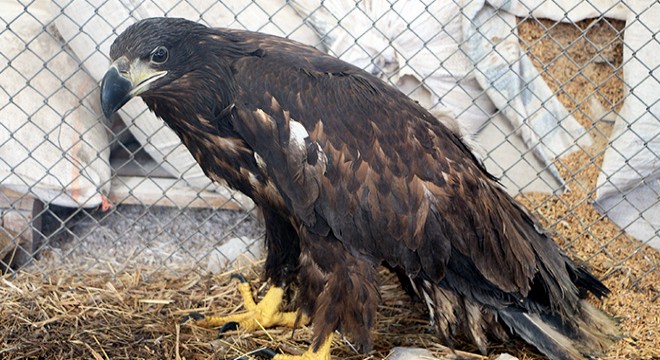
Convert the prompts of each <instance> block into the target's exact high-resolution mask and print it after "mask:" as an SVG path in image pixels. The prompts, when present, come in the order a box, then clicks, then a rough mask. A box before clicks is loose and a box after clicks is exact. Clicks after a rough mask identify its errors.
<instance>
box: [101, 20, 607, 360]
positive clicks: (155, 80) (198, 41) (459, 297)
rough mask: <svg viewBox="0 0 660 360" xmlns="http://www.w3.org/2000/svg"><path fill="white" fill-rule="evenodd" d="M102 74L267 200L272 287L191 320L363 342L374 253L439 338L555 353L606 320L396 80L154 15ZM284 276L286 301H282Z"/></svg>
mask: <svg viewBox="0 0 660 360" xmlns="http://www.w3.org/2000/svg"><path fill="white" fill-rule="evenodd" d="M110 56H111V58H112V60H113V61H114V62H113V64H112V66H111V67H110V69H109V70H108V72H107V73H106V75H105V77H104V79H103V82H102V94H101V102H102V107H103V111H104V113H105V115H106V116H111V115H112V114H113V113H114V112H115V111H116V110H117V109H119V108H120V107H121V106H122V105H123V104H125V103H126V101H128V100H129V99H130V98H132V97H134V96H140V97H142V99H143V100H144V101H145V102H146V104H147V105H148V106H149V108H150V109H151V111H153V112H154V113H155V114H156V115H157V116H158V117H160V118H162V119H163V121H164V122H165V123H166V124H167V125H169V126H170V127H171V128H172V129H174V131H175V132H176V133H177V134H178V135H179V136H180V137H181V140H182V141H183V143H184V144H185V145H186V146H187V147H188V149H189V150H190V152H191V153H192V155H193V156H194V157H195V159H196V160H197V161H198V162H199V164H200V165H201V167H202V168H203V169H204V171H205V173H206V175H208V176H209V177H210V178H212V179H214V180H221V179H222V180H224V181H226V182H227V183H228V184H229V185H230V186H231V187H233V188H234V189H237V190H239V191H241V192H243V193H244V194H246V195H248V196H249V197H251V198H252V199H253V200H254V202H255V203H256V204H257V205H258V206H259V207H260V208H261V210H262V211H263V216H264V220H265V227H266V236H265V241H266V245H267V248H268V255H267V259H266V263H265V275H266V278H267V279H268V280H269V281H270V282H271V285H272V287H271V288H270V290H269V291H268V293H267V294H266V295H265V297H264V299H263V300H262V301H261V302H260V303H258V304H257V303H255V302H254V300H253V299H252V296H251V293H250V288H249V286H246V285H247V284H245V283H243V284H241V285H239V286H241V292H242V295H243V297H244V300H245V307H246V309H247V310H248V311H247V312H246V313H244V314H240V315H238V316H232V317H206V318H204V319H198V321H200V323H204V324H206V325H209V326H213V325H219V324H220V323H223V322H237V323H238V324H239V326H241V327H244V328H247V329H256V328H257V327H258V326H261V325H263V326H277V325H286V326H295V325H296V324H297V323H298V322H300V321H307V319H309V320H311V322H312V325H313V329H314V339H313V343H312V346H311V347H310V349H309V350H308V351H307V352H306V353H305V354H304V355H302V356H301V357H291V356H287V355H282V354H277V355H276V356H275V358H276V359H289V358H304V359H329V358H330V344H331V339H332V334H333V332H334V331H335V330H340V331H341V332H343V333H345V334H347V335H349V336H350V337H351V338H352V340H353V341H354V342H355V343H357V344H358V345H360V346H361V348H362V349H363V350H364V351H369V349H370V346H371V344H372V342H371V338H370V329H371V327H372V326H373V324H374V319H375V318H376V307H377V304H378V302H379V294H378V287H377V279H376V278H377V275H376V271H377V267H378V266H380V265H385V266H387V267H389V268H390V269H393V270H394V271H396V272H397V273H398V274H399V275H400V276H399V277H400V279H401V280H402V282H403V285H404V287H406V288H408V289H410V290H411V291H412V292H414V293H415V294H417V295H418V297H419V298H420V299H422V300H423V301H425V302H426V304H427V305H428V308H429V312H430V315H431V318H432V320H433V322H434V323H435V324H436V326H437V329H438V331H439V333H440V335H441V337H442V339H443V340H445V341H447V342H451V339H452V338H455V337H463V338H466V339H467V340H470V341H472V342H474V343H475V344H476V345H477V346H478V347H479V349H480V350H481V351H482V352H484V353H485V352H486V351H487V345H488V341H506V340H507V339H509V338H510V337H511V336H519V337H521V338H522V339H524V340H525V341H527V342H528V343H530V344H532V345H534V346H536V347H537V348H538V350H540V351H541V352H542V353H544V354H545V355H547V356H549V357H551V358H554V359H576V358H582V357H585V356H586V357H589V356H595V355H598V354H599V353H602V352H603V351H604V350H605V349H606V348H607V346H608V345H609V344H610V343H611V341H612V339H613V338H614V337H615V335H616V329H615V325H614V323H613V322H612V320H610V318H609V317H608V316H607V315H605V314H604V313H602V312H600V311H599V310H597V309H595V308H594V307H592V306H590V305H589V304H588V303H587V302H585V301H584V300H583V299H584V297H585V296H586V295H587V294H588V293H589V292H590V293H592V294H594V295H595V296H597V297H601V296H604V295H606V294H607V293H608V292H609V290H608V289H607V288H606V287H605V286H604V285H603V284H602V283H601V282H600V281H599V280H597V279H596V278H595V277H594V276H592V275H591V274H590V273H589V272H588V271H587V270H585V269H584V268H583V267H581V266H580V265H578V264H576V263H574V262H573V261H571V260H570V259H569V258H568V257H567V256H566V255H564V254H563V253H562V251H561V250H560V248H559V247H558V246H557V244H555V243H554V242H553V240H552V239H551V238H550V237H549V236H548V235H547V234H546V233H545V232H544V231H543V230H542V229H541V227H540V226H539V224H538V223H537V222H536V221H535V220H534V219H533V218H532V217H531V216H530V214H529V213H528V212H527V211H525V210H524V209H523V208H522V206H521V205H519V204H518V203H516V202H515V201H514V200H513V199H512V198H511V197H510V196H509V195H507V193H506V192H505V191H504V190H503V189H502V188H501V187H500V185H499V184H498V183H497V181H496V179H494V178H493V177H492V176H491V175H489V174H488V172H487V171H486V170H485V169H484V167H483V166H482V165H481V164H480V163H479V161H477V160H476V159H475V157H474V156H473V155H472V154H471V152H470V150H469V149H468V148H467V147H466V146H465V145H464V144H463V143H462V142H461V140H460V139H459V138H458V137H457V136H456V135H455V134H454V133H452V132H451V131H449V130H448V129H447V128H446V127H445V126H443V125H442V124H440V123H439V122H438V121H437V120H436V119H434V118H433V116H432V115H431V114H429V113H428V112H427V111H426V110H425V109H424V108H422V107H421V106H419V105H418V104H416V103H415V102H414V101H412V100H410V99H409V98H408V97H406V96H405V95H404V94H402V93H400V92H399V91H397V90H395V89H394V88H392V87H390V86H388V85H387V84H385V83H384V82H382V81H381V80H379V79H377V78H375V77H374V76H372V75H370V74H368V73H367V72H365V71H363V70H361V69H359V68H357V67H355V66H353V65H350V64H348V63H346V62H343V61H340V60H338V59H336V58H334V57H331V56H329V55H326V54H324V53H322V52H320V51H318V50H316V49H314V48H312V47H309V46H305V45H302V44H299V43H297V42H294V41H291V40H287V39H283V38H279V37H275V36H270V35H265V34H261V33H256V32H249V31H239V30H230V29H214V28H209V27H206V26H204V25H201V24H198V23H195V22H191V21H188V20H183V19H173V18H152V19H146V20H143V21H140V22H138V23H136V24H134V25H132V26H130V27H129V28H128V29H126V31H124V32H123V33H122V34H121V35H120V36H119V37H118V38H117V39H116V40H115V42H114V44H113V45H112V48H111V51H110ZM293 283H295V284H296V287H297V289H298V291H297V298H296V301H297V302H296V304H297V306H298V307H299V311H298V312H296V313H283V312H280V305H281V302H282V294H283V292H284V290H283V289H284V288H286V287H287V286H289V285H290V284H293Z"/></svg>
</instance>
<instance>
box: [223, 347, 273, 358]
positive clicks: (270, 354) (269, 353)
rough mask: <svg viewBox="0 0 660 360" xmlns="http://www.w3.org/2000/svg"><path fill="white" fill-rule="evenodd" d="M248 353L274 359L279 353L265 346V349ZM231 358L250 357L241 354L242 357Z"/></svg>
mask: <svg viewBox="0 0 660 360" xmlns="http://www.w3.org/2000/svg"><path fill="white" fill-rule="evenodd" d="M248 355H252V356H258V357H261V358H264V359H272V358H274V357H275V355H277V351H275V350H273V349H270V348H263V349H259V350H255V351H253V352H251V353H249V354H248ZM229 360H248V358H247V356H240V357H235V358H231V359H229Z"/></svg>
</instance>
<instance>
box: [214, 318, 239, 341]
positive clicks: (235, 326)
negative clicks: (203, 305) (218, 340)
mask: <svg viewBox="0 0 660 360" xmlns="http://www.w3.org/2000/svg"><path fill="white" fill-rule="evenodd" d="M239 327H240V325H239V323H237V322H236V321H230V322H227V323H225V324H224V325H222V327H221V328H220V330H219V331H218V337H220V336H221V335H222V334H224V333H226V332H227V331H231V330H236V329H238V328H239Z"/></svg>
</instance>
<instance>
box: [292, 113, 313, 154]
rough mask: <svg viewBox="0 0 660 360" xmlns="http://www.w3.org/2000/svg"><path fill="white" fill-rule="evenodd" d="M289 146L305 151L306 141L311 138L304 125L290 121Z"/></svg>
mask: <svg viewBox="0 0 660 360" xmlns="http://www.w3.org/2000/svg"><path fill="white" fill-rule="evenodd" d="M289 132H290V135H289V144H290V145H289V146H291V145H293V146H295V147H297V148H299V149H300V150H304V149H305V139H306V138H308V137H309V133H308V132H307V130H306V129H305V127H304V126H303V124H301V123H299V122H297V121H295V120H290V121H289Z"/></svg>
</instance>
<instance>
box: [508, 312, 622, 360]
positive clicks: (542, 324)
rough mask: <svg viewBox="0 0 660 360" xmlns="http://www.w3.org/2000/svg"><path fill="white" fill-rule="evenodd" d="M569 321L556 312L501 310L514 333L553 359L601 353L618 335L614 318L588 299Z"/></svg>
mask: <svg viewBox="0 0 660 360" xmlns="http://www.w3.org/2000/svg"><path fill="white" fill-rule="evenodd" d="M579 307H580V309H579V313H577V314H575V318H574V319H571V322H570V323H567V322H562V320H561V319H560V318H559V317H557V316H553V315H541V314H535V313H529V312H525V311H522V310H520V309H514V308H506V309H503V310H500V311H498V315H499V317H500V319H501V320H502V321H503V322H504V323H505V324H507V325H508V326H509V328H510V330H511V332H512V333H515V334H517V335H518V336H520V337H521V338H523V339H524V340H525V341H527V342H528V343H530V344H533V345H534V346H536V348H537V349H538V350H539V351H540V352H542V353H543V354H544V355H546V356H548V357H549V358H551V359H559V360H575V359H584V358H585V357H587V358H592V357H597V356H599V355H602V354H603V353H604V352H605V351H606V350H607V349H608V348H609V347H610V346H611V345H612V343H613V342H614V340H616V338H617V337H618V330H617V327H616V323H615V322H614V320H613V319H612V318H611V317H609V316H608V315H607V314H605V313H603V312H602V311H600V310H598V309H596V308H595V307H593V306H592V305H591V304H589V303H588V302H586V301H585V300H581V301H580V305H579Z"/></svg>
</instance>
